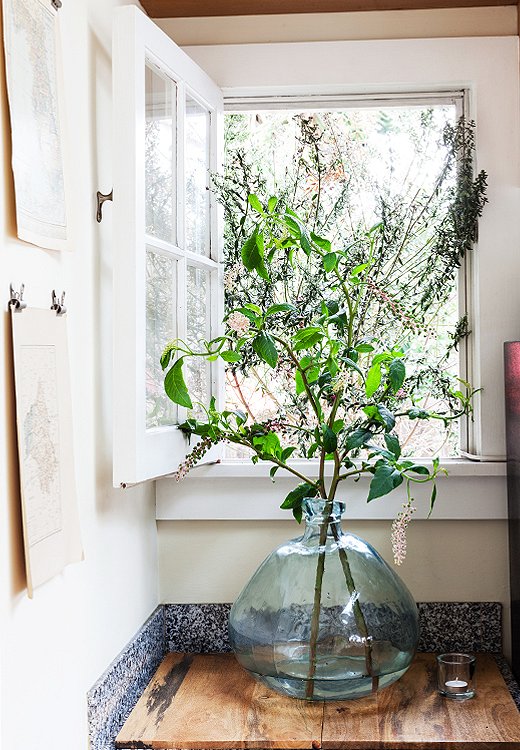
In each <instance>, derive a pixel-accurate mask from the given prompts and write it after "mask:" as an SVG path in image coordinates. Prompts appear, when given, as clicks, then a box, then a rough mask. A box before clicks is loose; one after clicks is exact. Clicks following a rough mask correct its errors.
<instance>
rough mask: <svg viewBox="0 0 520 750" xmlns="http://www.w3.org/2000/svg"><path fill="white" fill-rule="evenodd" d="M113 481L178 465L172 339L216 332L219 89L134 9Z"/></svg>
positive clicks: (195, 380)
mask: <svg viewBox="0 0 520 750" xmlns="http://www.w3.org/2000/svg"><path fill="white" fill-rule="evenodd" d="M113 71H114V74H113V75H114V127H115V130H114V268H113V274H114V313H113V320H114V388H113V391H114V392H113V404H114V414H113V419H114V451H113V453H114V477H113V478H114V485H115V486H120V485H121V484H132V483H135V482H142V481H144V480H147V479H152V478H155V477H158V476H163V475H165V474H169V473H171V472H172V471H175V469H176V468H177V465H178V463H179V461H180V460H181V459H182V458H183V456H184V455H185V453H186V452H187V450H188V446H187V442H186V440H185V438H184V437H183V435H182V433H181V432H180V431H179V430H178V429H177V427H176V424H177V423H178V422H179V421H182V420H183V419H185V417H186V410H184V409H181V408H177V407H176V406H174V405H173V404H171V402H169V400H168V399H167V397H166V396H165V394H164V390H163V386H162V380H163V378H162V373H161V370H160V365H159V356H160V353H161V351H162V349H163V348H164V346H165V345H166V343H167V341H168V340H170V339H172V338H186V337H188V339H192V340H193V341H195V340H196V339H197V338H207V337H209V336H214V335H216V333H217V331H218V325H219V323H220V319H221V317H222V315H221V313H222V305H221V301H220V300H221V299H222V296H223V295H222V293H221V278H220V270H219V269H220V266H219V261H220V247H221V240H220V237H219V235H220V234H221V232H219V221H218V212H217V207H216V206H215V204H214V200H213V198H212V197H211V194H210V193H209V191H208V190H207V187H208V185H209V173H210V172H212V171H216V170H217V168H218V166H219V161H220V160H219V158H218V156H219V148H218V147H219V141H220V140H221V139H220V136H219V134H220V129H221V118H222V111H223V106H222V94H221V92H220V90H219V89H218V87H217V86H216V85H215V84H214V83H213V82H212V81H211V79H210V78H209V77H208V76H207V75H206V74H205V73H204V71H203V70H201V69H200V68H199V67H198V66H197V65H196V64H195V63H194V62H193V61H192V60H191V59H190V58H189V57H188V56H187V55H186V54H185V53H184V52H183V51H182V50H180V49H179V47H177V45H175V44H174V43H173V42H172V41H171V39H170V38H169V37H167V36H166V34H164V33H163V32H162V31H161V30H160V29H159V28H158V27H157V26H156V25H155V24H154V23H153V22H152V21H151V20H150V19H149V18H148V17H147V16H145V15H144V13H142V12H141V11H140V10H139V9H137V8H136V7H135V6H124V7H121V8H118V9H116V11H115V14H114V48H113ZM184 369H185V376H186V378H187V380H188V384H189V387H190V391H191V392H192V393H193V391H195V392H196V393H197V395H198V396H199V398H200V400H201V401H203V402H206V401H209V397H210V396H211V395H212V394H213V395H215V396H217V395H218V393H219V388H220V385H221V383H220V379H221V377H222V376H221V371H220V370H219V369H218V367H217V366H214V365H211V366H210V365H206V364H205V363H204V365H203V366H202V367H199V368H196V367H194V366H193V365H191V366H188V362H186V363H185V368H184Z"/></svg>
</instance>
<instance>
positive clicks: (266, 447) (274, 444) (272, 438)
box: [253, 432, 281, 458]
mask: <svg viewBox="0 0 520 750" xmlns="http://www.w3.org/2000/svg"><path fill="white" fill-rule="evenodd" d="M253 445H254V446H255V448H257V449H258V450H259V451H260V453H263V454H265V455H268V456H276V458H278V456H279V455H280V453H281V446H280V438H279V437H278V435H277V434H276V432H268V433H267V435H257V436H256V437H254V438H253Z"/></svg>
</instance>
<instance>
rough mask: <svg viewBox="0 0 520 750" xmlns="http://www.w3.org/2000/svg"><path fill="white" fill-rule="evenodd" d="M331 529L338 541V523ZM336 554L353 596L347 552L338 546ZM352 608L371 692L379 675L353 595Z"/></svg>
mask: <svg viewBox="0 0 520 750" xmlns="http://www.w3.org/2000/svg"><path fill="white" fill-rule="evenodd" d="M331 531H332V535H333V537H334V539H335V540H336V542H339V541H340V538H341V537H340V533H339V530H338V524H336V523H333V524H331ZM338 554H339V559H340V562H341V567H342V568H343V573H344V575H345V582H346V584H347V589H348V592H349V594H350V596H351V597H353V596H355V595H356V594H357V592H356V584H355V583H354V579H353V577H352V571H351V570H350V563H349V561H348V556H347V552H346V550H345V549H344V548H342V547H338ZM352 609H353V611H354V618H355V620H356V625H357V627H358V630H359V632H360V634H361V637H362V639H363V643H364V647H365V666H366V671H367V674H368V676H369V677H371V678H372V692H373V693H375V692H376V691H377V689H378V687H379V677H378V675H375V674H374V668H373V662H372V637H371V636H370V635H369V632H368V628H367V623H366V620H365V616H364V614H363V612H362V610H361V606H360V604H359V600H358V597H357V596H355V598H354V602H353V605H352Z"/></svg>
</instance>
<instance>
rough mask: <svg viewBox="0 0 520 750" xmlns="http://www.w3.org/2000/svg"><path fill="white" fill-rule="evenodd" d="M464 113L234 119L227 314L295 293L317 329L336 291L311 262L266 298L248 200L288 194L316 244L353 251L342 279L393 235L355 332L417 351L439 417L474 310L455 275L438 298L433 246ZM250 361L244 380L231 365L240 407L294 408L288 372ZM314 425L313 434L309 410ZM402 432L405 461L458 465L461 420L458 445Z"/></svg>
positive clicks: (292, 268)
mask: <svg viewBox="0 0 520 750" xmlns="http://www.w3.org/2000/svg"><path fill="white" fill-rule="evenodd" d="M456 117H457V115H456V107H455V105H453V104H444V103H443V104H432V105H424V106H417V105H413V106H407V105H403V104H400V105H399V106H389V107H386V108H384V109H382V108H379V107H365V108H355V107H352V108H344V109H337V110H332V111H319V110H314V111H307V112H301V111H296V110H292V111H291V110H286V111H283V110H263V111H261V110H258V111H254V112H241V113H236V114H228V115H226V118H225V139H226V140H225V144H226V157H225V158H226V165H225V169H226V171H225V176H224V178H223V180H222V182H221V186H220V187H219V186H218V185H217V195H218V198H219V200H220V202H221V203H222V204H223V206H224V214H225V219H226V223H225V251H224V261H225V274H224V286H225V290H226V308H227V310H228V311H230V310H234V309H237V308H238V309H239V308H241V307H242V306H243V305H245V304H247V303H255V304H257V305H259V306H260V307H262V308H263V309H265V308H266V307H267V306H268V305H270V304H273V303H278V302H281V301H285V300H286V297H285V295H289V297H290V296H291V295H292V297H293V299H295V298H297V299H298V307H299V310H300V311H301V320H302V322H301V325H304V323H305V324H307V325H309V324H311V323H312V321H313V320H315V318H316V317H317V315H318V313H317V312H316V306H315V300H316V298H319V297H320V296H321V297H324V298H327V297H328V296H329V295H330V296H331V297H333V295H334V289H333V288H328V287H326V286H324V284H325V281H324V280H323V276H322V275H321V270H320V269H321V265H320V266H319V267H314V266H313V265H312V261H308V262H307V261H306V259H305V257H304V256H302V255H301V254H300V256H298V257H299V258H300V259H301V261H300V260H298V259H297V260H296V262H295V263H294V265H291V264H288V265H287V264H285V265H280V267H277V268H272V269H271V272H272V274H271V276H272V283H271V285H270V286H269V288H267V287H266V285H265V284H264V283H263V282H262V281H261V280H259V277H258V276H257V275H256V274H244V273H243V270H242V261H241V258H240V248H241V246H242V242H241V238H242V237H247V236H248V233H250V232H251V231H252V227H253V224H252V222H253V221H254V218H251V216H249V217H248V220H247V222H249V223H247V222H246V224H245V225H242V224H241V223H240V219H241V217H242V215H243V213H244V212H245V208H246V205H247V194H248V192H257V193H258V195H259V196H261V197H262V198H267V197H268V196H270V195H274V196H278V197H279V199H280V201H281V205H289V206H290V207H291V208H292V209H294V210H295V211H296V212H297V213H298V214H299V215H300V216H301V217H302V218H303V219H304V221H305V222H306V223H307V224H308V225H310V226H311V227H313V228H314V231H315V233H316V234H318V235H320V236H322V237H325V238H327V239H329V240H331V242H332V246H333V248H334V250H345V251H348V261H347V262H346V263H344V264H343V266H342V267H343V268H344V269H345V268H347V266H348V268H356V267H357V266H361V265H362V264H364V263H366V262H367V257H368V256H367V253H368V252H369V251H368V249H366V248H368V244H369V243H368V241H367V237H369V236H371V235H370V232H371V229H372V228H375V226H378V225H381V226H383V225H384V227H385V231H384V235H381V236H382V239H381V241H380V243H379V245H377V248H378V252H379V256H378V262H377V264H374V265H373V271H372V272H371V273H370V275H368V276H367V277H366V281H365V289H366V293H365V294H364V296H363V303H362V305H361V306H360V308H359V311H358V318H357V319H356V322H355V325H356V331H357V334H358V335H359V336H360V338H362V337H363V336H366V337H367V338H368V339H371V338H372V337H374V338H375V339H380V340H381V341H387V340H388V341H392V342H394V343H396V344H397V345H398V346H400V347H402V348H403V349H404V350H406V351H407V352H408V355H407V368H408V370H407V375H408V376H410V377H414V378H415V379H416V380H417V382H418V383H419V385H420V387H419V388H418V389H417V391H416V395H417V394H419V396H420V401H419V402H418V403H414V404H413V405H415V406H417V407H420V408H425V409H428V410H430V411H439V412H442V411H443V408H444V407H446V403H447V402H446V395H445V394H446V389H444V391H443V389H442V388H441V385H442V383H441V376H440V375H439V372H441V375H442V372H444V373H446V374H447V375H448V376H452V377H456V376H457V375H458V374H459V356H458V350H457V346H456V345H454V342H456V339H455V338H454V336H455V332H456V330H457V328H458V325H459V322H461V321H459V318H460V316H461V314H462V313H463V312H464V311H459V307H458V289H457V276H456V274H455V275H454V276H453V278H451V277H450V281H449V284H451V286H450V288H449V289H447V293H446V295H445V296H443V297H442V298H440V297H439V298H438V302H435V300H436V299H437V293H436V289H435V288H434V286H432V285H433V282H434V280H435V278H437V276H436V275H435V274H438V273H439V269H441V265H439V263H438V262H437V261H436V258H435V256H432V253H431V251H430V248H432V247H434V246H435V236H436V233H438V232H439V230H441V228H442V221H443V217H444V216H445V215H446V212H447V210H448V206H449V201H450V195H451V192H450V191H451V190H452V189H453V187H454V184H455V171H456V170H455V168H454V163H453V160H451V159H450V155H449V147H448V145H447V143H446V141H445V138H444V135H445V133H446V130H447V129H448V130H449V128H452V127H453V126H454V125H455V122H456ZM439 186H440V187H439ZM348 264H350V265H348ZM365 267H366V266H365ZM428 285H429V286H428ZM445 288H446V287H445ZM296 290H298V294H296ZM425 295H430V296H429V297H425ZM401 301H404V302H401ZM281 333H283V331H282V332H281ZM253 365H254V366H252V367H251V368H249V373H248V375H247V376H245V375H244V374H243V373H242V372H241V371H240V369H239V368H236V367H235V368H233V366H229V367H228V368H227V378H226V383H227V385H226V396H227V403H228V405H229V407H230V408H239V409H242V410H244V409H246V408H247V409H248V410H249V413H250V414H252V415H253V417H254V419H255V420H257V421H262V420H266V419H270V418H277V417H279V416H280V415H287V414H290V413H291V411H294V410H295V409H296V411H297V408H298V403H299V402H298V400H297V398H296V395H297V394H296V395H295V394H294V383H293V382H292V380H291V379H290V378H289V377H288V374H287V369H286V368H284V366H283V362H282V361H281V360H280V363H279V365H278V366H277V368H275V369H274V370H273V369H271V368H269V367H268V366H267V365H265V364H264V363H263V362H261V361H259V362H256V361H253ZM457 387H458V386H457ZM439 393H443V396H442V398H441V397H439ZM443 399H444V400H443ZM246 404H247V407H246ZM408 406H410V407H411V406H412V404H411V403H408ZM349 416H350V415H349V413H347V414H346V415H345V418H346V419H348V418H349ZM253 417H252V418H253ZM342 418H343V415H342ZM308 419H309V425H311V426H313V422H312V420H313V415H312V413H309V415H308ZM396 431H397V432H398V434H399V436H400V439H401V446H402V448H403V454H404V455H415V456H425V455H426V456H428V455H429V456H432V455H440V456H456V455H458V452H459V439H458V425H457V423H456V422H452V423H451V424H450V431H449V433H448V435H446V431H445V430H444V427H443V424H442V422H441V421H440V420H415V421H408V420H401V421H398V424H397V426H396ZM232 450H233V449H232ZM231 455H233V456H234V455H236V452H235V453H232V454H231Z"/></svg>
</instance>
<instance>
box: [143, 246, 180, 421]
mask: <svg viewBox="0 0 520 750" xmlns="http://www.w3.org/2000/svg"><path fill="white" fill-rule="evenodd" d="M176 288H177V261H176V260H175V258H172V257H169V256H167V255H162V254H160V253H158V252H155V251H153V250H151V249H150V248H148V249H147V251H146V429H148V430H149V429H151V428H153V427H161V426H163V425H170V424H175V423H176V422H178V418H177V407H176V406H175V404H174V403H173V402H172V401H170V399H169V398H168V396H167V395H166V393H165V392H164V385H163V383H164V373H163V371H162V368H161V364H160V358H161V354H162V352H163V350H164V347H165V346H166V344H167V343H168V341H170V340H171V339H174V338H176V337H177V311H176V305H177V293H176Z"/></svg>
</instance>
